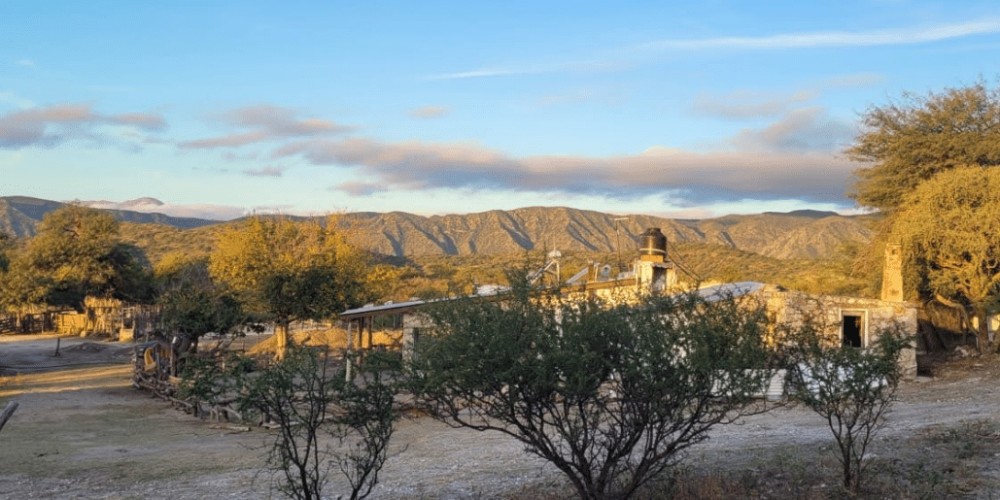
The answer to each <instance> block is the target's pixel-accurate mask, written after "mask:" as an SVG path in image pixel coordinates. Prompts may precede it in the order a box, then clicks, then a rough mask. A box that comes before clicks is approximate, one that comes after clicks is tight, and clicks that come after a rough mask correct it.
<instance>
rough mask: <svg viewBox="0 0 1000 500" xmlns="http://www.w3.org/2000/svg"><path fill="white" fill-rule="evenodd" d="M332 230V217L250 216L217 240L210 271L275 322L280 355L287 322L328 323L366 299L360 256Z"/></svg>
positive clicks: (335, 225)
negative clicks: (299, 219) (321, 220)
mask: <svg viewBox="0 0 1000 500" xmlns="http://www.w3.org/2000/svg"><path fill="white" fill-rule="evenodd" d="M336 228H337V224H336V220H335V219H334V218H331V219H329V220H328V221H327V222H326V224H325V225H322V224H320V223H319V222H317V221H304V222H295V221H292V220H287V219H283V218H277V219H275V218H264V217H251V218H249V219H247V220H246V222H245V224H244V225H243V226H241V227H234V228H232V229H229V230H226V231H224V232H223V233H222V234H221V235H220V236H219V242H218V246H217V248H216V250H215V252H213V253H212V255H211V258H210V262H209V272H210V274H211V276H212V277H213V279H215V280H217V281H219V282H221V283H224V284H226V285H227V286H229V287H230V288H231V289H233V290H234V291H235V292H237V293H238V294H239V295H240V298H241V300H242V301H243V302H244V304H246V305H247V307H248V309H249V310H250V311H251V312H255V313H258V314H262V315H265V316H266V317H267V318H269V319H272V320H274V321H275V322H276V323H277V328H276V335H277V336H278V345H279V353H278V356H279V357H281V356H283V349H284V346H285V344H287V336H288V331H287V330H288V324H289V322H291V321H294V320H301V319H313V320H321V319H328V318H331V317H334V316H336V315H337V313H339V312H341V311H343V310H345V309H347V308H349V307H352V306H357V305H361V304H363V303H364V302H365V301H366V300H367V299H368V298H369V294H370V293H371V291H370V290H369V289H366V282H365V277H366V273H367V272H368V269H367V267H366V259H365V255H364V254H363V253H361V252H360V251H358V250H356V249H355V248H354V247H351V246H350V245H348V244H347V243H346V241H344V238H343V235H342V234H340V233H339V232H338V231H337V229H336Z"/></svg>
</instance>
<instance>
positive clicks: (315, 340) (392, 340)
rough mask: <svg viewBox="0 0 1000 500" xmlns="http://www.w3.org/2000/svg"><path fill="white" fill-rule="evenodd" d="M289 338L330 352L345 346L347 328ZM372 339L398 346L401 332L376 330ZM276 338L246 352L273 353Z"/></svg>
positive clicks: (294, 342)
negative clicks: (325, 348)
mask: <svg viewBox="0 0 1000 500" xmlns="http://www.w3.org/2000/svg"><path fill="white" fill-rule="evenodd" d="M289 340H290V341H291V343H293V344H296V345H308V346H314V347H322V346H326V347H327V348H328V349H330V351H332V352H340V351H343V350H344V349H346V348H347V330H344V329H343V328H317V329H314V330H299V331H295V332H291V333H290V334H289ZM362 340H363V341H364V346H365V347H367V346H368V334H367V333H365V334H364V337H363V339H362ZM372 341H373V343H374V344H375V345H376V346H379V345H383V346H386V347H388V348H390V349H394V348H399V346H400V345H402V332H399V331H378V332H374V335H373V336H372ZM354 347H355V349H356V348H357V347H358V334H357V332H355V333H354ZM277 348H278V340H277V339H276V338H274V335H271V336H270V337H268V338H267V339H265V340H262V341H260V342H258V343H257V344H256V345H254V346H253V347H251V348H249V349H247V354H249V355H251V356H256V355H259V354H273V353H274V352H276V351H277Z"/></svg>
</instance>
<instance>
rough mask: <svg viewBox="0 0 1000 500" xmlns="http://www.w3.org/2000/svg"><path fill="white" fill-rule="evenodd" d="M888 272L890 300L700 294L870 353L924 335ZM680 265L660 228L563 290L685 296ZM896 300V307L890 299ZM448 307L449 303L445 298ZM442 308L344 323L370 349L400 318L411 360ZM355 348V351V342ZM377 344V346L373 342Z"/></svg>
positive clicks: (354, 313)
mask: <svg viewBox="0 0 1000 500" xmlns="http://www.w3.org/2000/svg"><path fill="white" fill-rule="evenodd" d="M893 262H895V261H891V262H890V266H887V271H886V272H887V273H890V274H891V275H888V274H887V279H886V280H885V281H886V282H887V283H891V284H892V286H887V287H885V288H886V290H888V292H887V293H885V290H884V294H885V295H886V296H884V297H883V300H878V299H863V298H857V297H846V296H835V295H812V294H806V293H803V292H796V291H789V290H784V289H782V288H780V287H777V286H774V285H767V284H764V283H756V282H739V283H722V284H717V285H712V286H707V287H703V288H700V289H698V293H699V294H702V295H703V296H705V297H706V298H712V297H715V296H718V297H723V296H726V297H729V296H731V297H734V298H744V299H751V300H760V301H763V302H764V303H766V304H767V309H768V311H769V312H770V313H771V315H772V317H773V318H775V321H776V322H778V323H781V324H786V325H790V326H795V325H798V324H801V323H802V322H804V321H807V320H809V321H813V322H814V323H815V324H818V325H822V327H823V329H824V330H825V331H826V334H827V336H828V337H829V338H830V341H831V342H835V343H839V344H841V345H844V346H851V347H856V348H861V349H865V348H868V347H869V346H871V345H872V344H873V342H874V340H875V338H876V337H875V336H876V335H877V334H878V333H879V332H880V331H884V330H889V329H895V330H896V331H902V332H905V333H906V334H908V335H915V334H916V332H917V306H916V305H915V304H912V303H907V302H902V301H901V300H899V299H901V297H902V294H901V293H899V292H898V290H901V289H902V277H901V276H899V275H900V273H901V271H900V267H899V266H898V265H896V266H892V263H893ZM677 269H678V266H677V264H676V263H674V262H671V261H670V259H669V256H668V254H667V241H666V237H665V236H663V234H662V233H661V232H660V230H659V229H658V228H650V229H649V230H647V231H646V233H644V234H643V235H642V238H641V240H640V244H639V252H638V256H637V258H636V260H635V261H634V263H633V266H632V268H631V269H630V270H627V271H622V272H619V273H617V274H614V272H613V271H614V269H613V268H612V267H611V266H607V265H605V266H600V265H592V266H588V267H587V268H586V269H584V270H582V271H580V272H579V273H577V274H576V275H575V276H573V277H572V278H570V279H569V280H567V281H566V282H565V284H563V286H562V290H563V291H564V293H565V297H566V298H567V300H573V299H574V297H583V296H598V297H601V298H604V299H608V300H611V301H614V302H633V301H637V300H639V299H640V298H641V297H643V296H645V295H649V294H670V293H679V292H681V291H683V290H682V289H681V287H680V285H679V282H678V279H677ZM481 296H483V297H484V298H490V297H496V298H498V299H499V298H501V297H502V289H497V288H493V289H491V290H490V291H489V293H483V294H481ZM887 299H896V300H887ZM440 300H449V299H440ZM432 302H439V301H437V300H436V301H422V300H417V301H410V302H403V303H396V304H393V303H386V304H381V305H368V306H365V307H361V308H357V309H351V310H348V311H344V312H343V313H341V315H340V318H341V320H343V321H345V322H347V323H348V331H349V332H352V335H351V337H353V335H354V334H356V335H357V337H356V338H358V339H359V340H360V342H359V343H358V346H359V347H361V346H364V342H363V334H364V332H365V331H366V329H367V332H368V335H369V337H370V335H371V331H372V325H374V324H375V322H376V320H377V318H379V317H380V316H385V315H400V316H401V317H402V320H401V321H400V322H398V324H400V325H401V328H402V333H403V354H404V357H407V358H408V357H410V356H411V355H412V353H413V346H414V345H416V343H417V342H419V341H420V337H421V335H422V333H423V332H426V331H428V330H429V329H431V328H433V325H432V324H430V322H429V320H428V318H427V316H426V315H424V314H421V313H420V309H421V308H422V307H426V306H427V305H428V304H430V303H432ZM349 342H350V345H351V347H352V348H353V346H354V344H353V341H352V339H351V338H349ZM369 345H370V342H369ZM900 364H901V368H902V370H903V374H904V378H906V379H912V378H913V377H915V376H916V372H917V361H916V351H915V350H914V349H912V348H911V349H907V350H905V351H904V353H903V356H902V359H901V360H900Z"/></svg>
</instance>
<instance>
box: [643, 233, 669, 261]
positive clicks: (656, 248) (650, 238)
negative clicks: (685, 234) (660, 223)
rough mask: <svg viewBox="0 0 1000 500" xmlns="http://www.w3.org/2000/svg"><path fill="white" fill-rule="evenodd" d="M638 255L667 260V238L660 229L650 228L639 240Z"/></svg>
mask: <svg viewBox="0 0 1000 500" xmlns="http://www.w3.org/2000/svg"><path fill="white" fill-rule="evenodd" d="M639 255H640V256H642V255H656V256H660V257H663V259H664V260H666V258H667V237H666V236H664V235H663V233H661V232H660V228H658V227H651V228H649V229H647V230H646V232H645V233H642V236H641V237H640V238H639Z"/></svg>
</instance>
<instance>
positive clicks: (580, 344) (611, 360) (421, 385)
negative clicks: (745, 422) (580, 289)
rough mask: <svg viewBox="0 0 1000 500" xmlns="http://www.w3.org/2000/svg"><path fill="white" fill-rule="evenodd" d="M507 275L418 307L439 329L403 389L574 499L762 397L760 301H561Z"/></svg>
mask: <svg viewBox="0 0 1000 500" xmlns="http://www.w3.org/2000/svg"><path fill="white" fill-rule="evenodd" d="M511 281H512V283H514V286H513V289H512V291H511V293H509V294H507V295H504V296H500V297H497V298H493V299H488V298H474V297H470V298H465V299H460V300H453V301H447V302H443V303H442V304H441V305H440V307H437V308H435V309H433V310H432V311H431V312H430V316H431V319H432V320H433V322H434V323H435V324H436V325H437V329H436V332H435V333H434V334H433V335H430V336H429V338H427V339H426V341H425V342H423V343H422V344H421V345H418V346H417V347H418V349H417V353H416V356H415V360H414V361H413V363H412V365H411V382H412V388H413V391H414V393H415V395H416V396H417V398H418V401H419V402H420V403H421V404H422V405H423V406H424V408H425V409H426V410H427V411H429V412H430V413H431V414H432V415H434V416H435V417H437V418H439V419H441V420H443V421H445V422H447V423H449V424H451V425H455V426H462V427H468V428H472V429H476V430H481V431H483V430H490V431H497V432H502V433H505V434H508V435H510V436H512V437H514V438H515V439H517V440H519V441H520V442H522V443H523V444H524V445H525V450H526V451H527V452H529V453H532V454H534V455H537V456H539V457H541V458H543V459H545V460H547V461H549V462H551V463H552V464H553V465H555V466H556V467H557V468H558V469H559V470H560V471H562V473H563V474H565V476H566V477H567V478H568V479H569V481H570V482H571V483H572V485H573V487H574V488H575V490H576V493H577V494H578V496H579V497H580V498H584V499H625V498H629V497H630V496H632V495H633V494H634V493H635V492H636V491H637V490H638V489H639V488H640V487H641V486H642V485H644V484H646V483H647V482H648V481H650V480H651V479H653V478H654V477H656V476H657V475H658V474H660V473H661V472H663V471H664V470H666V469H669V468H671V467H673V466H674V465H675V464H677V463H678V462H679V461H680V459H681V457H682V452H683V451H684V450H686V449H687V448H689V447H690V446H692V445H694V444H696V443H698V442H700V441H702V440H704V439H707V438H708V431H709V429H711V428H712V427H713V426H715V425H717V424H720V423H726V422H729V421H731V420H733V419H734V418H736V417H737V416H739V415H741V414H745V413H747V412H749V411H758V410H760V409H761V408H760V407H758V406H755V405H753V403H754V399H753V397H752V396H753V395H754V394H755V393H759V392H760V390H761V387H762V386H763V385H764V382H765V381H767V380H769V379H770V371H769V370H765V369H763V368H764V366H765V363H766V359H767V356H768V354H769V353H768V351H767V349H766V347H765V343H764V341H763V340H764V336H765V333H766V331H767V326H768V321H767V316H766V314H765V312H764V308H763V306H762V305H759V304H753V303H749V302H746V301H741V300H738V299H734V298H732V297H716V298H715V299H717V300H709V299H706V298H704V297H701V296H699V295H697V294H693V293H692V294H684V295H681V296H678V297H665V298H650V299H648V300H645V301H642V302H640V303H638V304H635V305H615V304H612V303H610V302H607V301H604V300H600V299H597V298H588V299H581V300H579V301H566V300H564V299H562V298H561V297H560V296H559V295H558V293H556V292H542V291H537V290H532V289H531V288H530V287H529V286H528V285H527V284H526V283H525V280H523V279H518V278H516V277H514V276H513V275H512V279H511ZM422 340H423V339H422Z"/></svg>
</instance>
